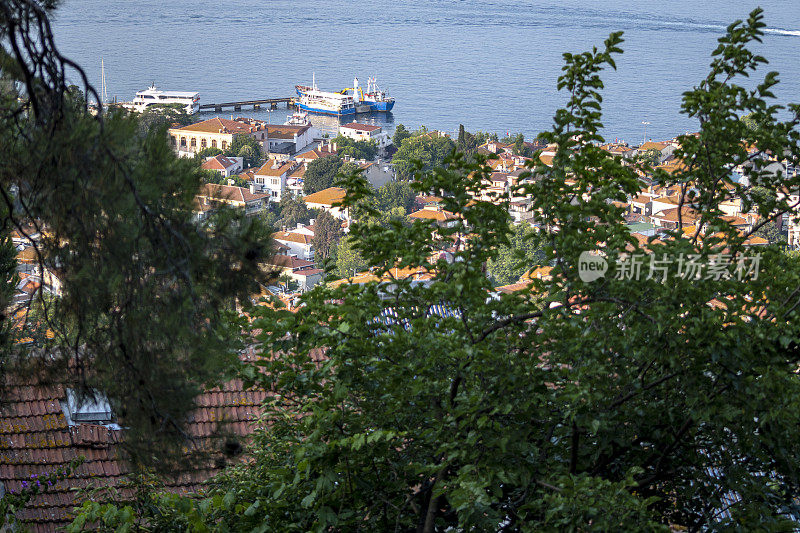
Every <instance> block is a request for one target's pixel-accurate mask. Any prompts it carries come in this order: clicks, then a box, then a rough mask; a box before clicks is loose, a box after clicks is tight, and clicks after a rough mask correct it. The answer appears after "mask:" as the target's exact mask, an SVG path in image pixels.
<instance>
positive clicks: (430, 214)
mask: <svg viewBox="0 0 800 533" xmlns="http://www.w3.org/2000/svg"><path fill="white" fill-rule="evenodd" d="M408 216H409V218H411V219H415V220H433V221H435V222H436V223H437V224H438V225H439V226H444V227H448V228H449V227H452V226H454V225H455V223H456V221H457V220H458V215H456V214H454V213H451V212H450V211H445V210H444V209H441V208H439V207H433V206H426V207H423V208H422V209H420V210H419V211H414V212H413V213H411V214H410V215H408Z"/></svg>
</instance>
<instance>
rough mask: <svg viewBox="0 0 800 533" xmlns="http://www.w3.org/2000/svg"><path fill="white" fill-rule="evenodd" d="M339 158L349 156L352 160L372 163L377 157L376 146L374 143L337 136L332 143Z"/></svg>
mask: <svg viewBox="0 0 800 533" xmlns="http://www.w3.org/2000/svg"><path fill="white" fill-rule="evenodd" d="M331 142H333V143H335V144H336V151H337V153H338V154H339V156H340V157H342V156H346V155H348V156H350V157H352V158H353V159H365V160H367V161H372V160H373V159H375V157H376V156H377V155H378V145H377V144H376V143H375V142H374V141H356V140H354V139H351V138H350V137H345V136H344V135H339V136H338V137H336V138H335V139H333V141H331Z"/></svg>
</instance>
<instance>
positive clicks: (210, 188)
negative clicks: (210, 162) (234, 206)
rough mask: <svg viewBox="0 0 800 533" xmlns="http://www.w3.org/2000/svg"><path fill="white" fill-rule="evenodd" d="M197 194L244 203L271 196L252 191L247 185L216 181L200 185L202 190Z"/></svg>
mask: <svg viewBox="0 0 800 533" xmlns="http://www.w3.org/2000/svg"><path fill="white" fill-rule="evenodd" d="M197 196H199V197H201V198H208V199H211V200H221V201H226V200H227V201H230V202H242V203H245V202H251V201H253V200H260V199H263V198H269V194H266V193H251V192H250V189H248V188H246V187H232V186H230V185H218V184H216V183H206V184H204V185H203V186H202V187H200V192H198V193H197Z"/></svg>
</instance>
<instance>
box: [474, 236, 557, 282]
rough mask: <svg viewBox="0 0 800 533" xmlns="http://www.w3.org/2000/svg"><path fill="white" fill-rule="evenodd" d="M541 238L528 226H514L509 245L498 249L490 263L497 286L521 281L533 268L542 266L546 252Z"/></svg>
mask: <svg viewBox="0 0 800 533" xmlns="http://www.w3.org/2000/svg"><path fill="white" fill-rule="evenodd" d="M540 240H541V236H540V235H539V234H538V232H537V231H536V230H534V229H533V228H531V227H530V226H529V225H527V224H518V225H516V226H514V228H513V230H512V233H511V235H510V236H509V243H508V244H507V245H501V246H499V247H498V248H497V252H496V253H495V255H494V256H492V257H491V258H490V259H489V261H488V263H487V267H488V271H489V274H490V275H491V277H492V279H493V280H494V282H495V283H496V284H497V285H508V284H510V283H514V282H516V281H517V280H519V279H520V277H521V276H522V275H523V274H525V273H526V272H528V271H529V270H530V269H531V267H533V266H536V265H541V264H542V263H543V261H544V252H543V251H542V249H541V246H540Z"/></svg>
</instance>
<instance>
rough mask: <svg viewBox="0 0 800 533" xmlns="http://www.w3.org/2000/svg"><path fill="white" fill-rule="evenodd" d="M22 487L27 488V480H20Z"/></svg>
mask: <svg viewBox="0 0 800 533" xmlns="http://www.w3.org/2000/svg"><path fill="white" fill-rule="evenodd" d="M22 488H23V489H27V488H28V482H27V481H23V482H22Z"/></svg>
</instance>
